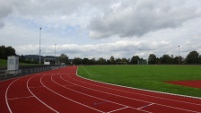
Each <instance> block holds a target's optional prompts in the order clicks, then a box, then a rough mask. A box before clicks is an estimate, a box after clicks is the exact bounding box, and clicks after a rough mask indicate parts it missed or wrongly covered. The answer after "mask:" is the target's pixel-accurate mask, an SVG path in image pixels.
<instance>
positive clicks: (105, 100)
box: [51, 77, 149, 113]
mask: <svg viewBox="0 0 201 113" xmlns="http://www.w3.org/2000/svg"><path fill="white" fill-rule="evenodd" d="M51 79H52V77H51ZM52 81H53V82H54V83H55V84H58V85H59V86H61V87H63V85H60V84H59V83H57V82H56V81H54V80H53V79H52ZM64 88H65V89H68V90H71V91H73V92H76V93H80V94H83V95H86V96H89V97H92V98H95V99H99V100H101V101H103V102H100V103H94V105H100V104H103V103H106V102H110V103H113V104H117V105H120V106H123V107H127V108H128V107H129V108H131V109H135V110H138V109H136V108H133V107H130V106H127V105H123V104H120V103H117V102H114V101H110V100H107V99H103V98H98V97H95V96H92V95H88V94H86V93H82V92H80V91H76V90H73V89H70V88H66V87H64ZM139 111H143V112H148V111H144V110H139ZM148 113H149V112H148Z"/></svg>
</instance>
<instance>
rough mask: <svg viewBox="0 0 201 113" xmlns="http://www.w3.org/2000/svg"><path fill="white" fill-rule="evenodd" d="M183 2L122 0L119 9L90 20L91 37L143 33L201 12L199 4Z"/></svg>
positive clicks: (176, 25) (180, 22)
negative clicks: (124, 1) (126, 0)
mask: <svg viewBox="0 0 201 113" xmlns="http://www.w3.org/2000/svg"><path fill="white" fill-rule="evenodd" d="M179 1H180V2H179V3H180V4H178V3H175V2H174V1H170V0H165V1H161V0H151V1H150V0H140V1H137V2H136V1H133V2H131V1H130V2H129V3H130V4H126V3H122V5H121V6H120V7H119V8H118V9H115V10H112V9H110V11H106V12H105V15H104V16H102V17H96V18H94V19H92V20H91V23H90V24H89V29H90V33H89V35H90V37H92V38H107V37H111V36H114V35H118V36H120V37H133V36H138V37H140V36H142V35H144V34H146V33H149V32H154V31H157V30H160V29H166V28H177V27H179V26H182V24H183V23H184V22H186V21H188V20H189V19H192V18H196V17H199V16H201V15H200V12H199V11H198V6H197V5H194V6H191V5H189V6H188V4H187V0H185V1H186V3H185V1H183V0H179Z"/></svg>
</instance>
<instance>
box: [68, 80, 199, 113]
mask: <svg viewBox="0 0 201 113" xmlns="http://www.w3.org/2000/svg"><path fill="white" fill-rule="evenodd" d="M71 78H72V77H71ZM73 79H74V78H73ZM75 80H76V79H75ZM77 81H78V80H77ZM79 86H81V85H79ZM81 87H84V86H81ZM84 88H86V89H91V88H87V87H84ZM91 90H94V91H97V92H103V93H108V94H110V95H114V96H117V97H121V98H126V99H129V100H136V101H141V102H148V103H154V102H150V101H146V100H141V99H136V98H130V97H126V96H122V95H117V94H112V93H109V92H105V91H99V90H95V89H91ZM154 104H156V105H159V106H163V107H168V108H171V109H176V110H182V111H190V112H195V113H197V111H193V110H189V109H184V108H179V107H173V106H169V105H164V104H159V103H154Z"/></svg>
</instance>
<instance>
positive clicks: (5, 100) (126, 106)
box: [0, 66, 201, 113]
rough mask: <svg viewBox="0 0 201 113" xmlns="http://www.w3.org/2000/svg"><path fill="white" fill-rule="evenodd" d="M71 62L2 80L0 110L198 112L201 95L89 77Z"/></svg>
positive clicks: (19, 112)
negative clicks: (118, 83) (182, 93)
mask: <svg viewBox="0 0 201 113" xmlns="http://www.w3.org/2000/svg"><path fill="white" fill-rule="evenodd" d="M76 71H77V67H76V66H70V67H65V68H60V69H56V70H51V71H46V72H42V73H37V74H32V75H29V76H24V77H20V78H15V79H11V80H6V81H1V82H0V113H9V112H10V113H55V112H56V113H199V112H201V99H199V98H189V97H183V96H177V95H170V94H164V93H157V92H150V91H144V90H139V89H132V88H126V87H121V86H116V85H111V84H106V83H100V82H95V81H92V80H87V79H84V78H81V77H79V76H77V75H76Z"/></svg>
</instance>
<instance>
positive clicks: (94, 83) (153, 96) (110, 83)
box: [71, 71, 201, 106]
mask: <svg viewBox="0 0 201 113" xmlns="http://www.w3.org/2000/svg"><path fill="white" fill-rule="evenodd" d="M76 76H77V77H79V78H82V79H85V80H88V81H92V82H98V83H101V84H106V85H112V86H119V87H123V88H124V87H125V88H129V89H133V90H140V91H145V92H151V93H159V92H155V91H149V90H143V89H137V88H131V87H126V86H121V85H117V84H111V83H106V82H101V81H95V80H91V79H87V78H84V77H82V76H78V74H77V71H76ZM71 78H73V77H71ZM73 79H74V80H76V79H75V78H73ZM77 81H80V80H77ZM81 82H82V83H85V84H89V85H90V84H91V85H94V86H98V87H102V88H106V89H111V90H114V91H120V92H124V93H133V94H137V95H143V96H147V97H152V98H158V99H162V100H169V101H174V102H181V103H187V104H192V105H199V106H201V104H197V103H192V102H186V101H181V100H175V99H170V98H162V97H156V96H151V95H147V94H141V93H136V92H130V91H124V90H119V89H112V88H109V87H106V86H101V85H97V84H95V83H87V82H83V81H81ZM159 94H164V95H170V94H168V93H167V94H166V93H159ZM172 95H173V94H172ZM173 96H179V95H176V94H175V95H173ZM181 97H183V96H181ZM183 98H186V97H183ZM193 99H200V100H201V98H193Z"/></svg>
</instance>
